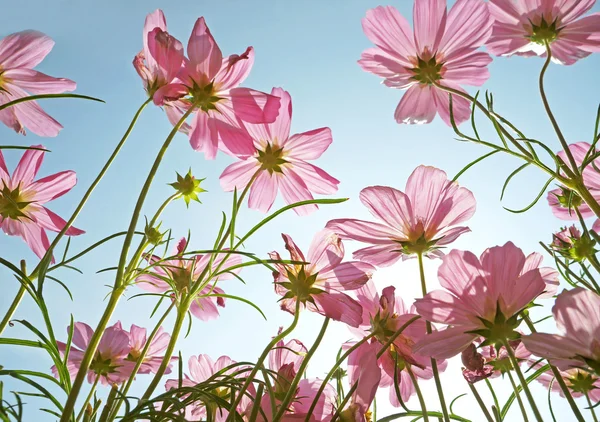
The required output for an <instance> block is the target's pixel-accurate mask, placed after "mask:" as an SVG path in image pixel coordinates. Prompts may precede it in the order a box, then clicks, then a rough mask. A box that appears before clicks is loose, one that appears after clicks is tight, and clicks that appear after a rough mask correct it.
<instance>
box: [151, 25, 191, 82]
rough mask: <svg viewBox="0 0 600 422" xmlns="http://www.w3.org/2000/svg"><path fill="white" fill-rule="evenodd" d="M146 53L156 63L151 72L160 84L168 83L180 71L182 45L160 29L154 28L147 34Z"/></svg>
mask: <svg viewBox="0 0 600 422" xmlns="http://www.w3.org/2000/svg"><path fill="white" fill-rule="evenodd" d="M148 53H149V56H151V57H152V58H153V59H154V60H153V61H154V63H156V68H155V69H153V68H152V67H150V69H151V70H153V71H154V72H153V73H155V75H156V77H157V79H158V81H159V82H160V83H161V84H165V83H170V82H171V81H172V80H173V78H175V76H177V73H178V72H179V70H180V69H181V65H182V63H183V45H182V44H181V42H180V41H179V40H178V39H176V38H175V37H172V36H171V35H169V33H168V32H166V31H165V30H162V29H161V28H154V29H153V30H152V31H151V32H150V33H149V34H148Z"/></svg>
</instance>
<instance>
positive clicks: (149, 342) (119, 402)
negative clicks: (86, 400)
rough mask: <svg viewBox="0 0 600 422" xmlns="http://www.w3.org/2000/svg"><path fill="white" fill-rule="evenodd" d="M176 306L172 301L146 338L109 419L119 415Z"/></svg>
mask: <svg viewBox="0 0 600 422" xmlns="http://www.w3.org/2000/svg"><path fill="white" fill-rule="evenodd" d="M174 307H175V302H171V305H170V306H169V307H168V308H167V310H166V311H165V313H164V314H163V316H162V317H161V318H160V319H159V320H158V322H157V323H156V326H155V327H154V330H152V332H151V333H150V335H149V336H148V338H147V339H146V344H145V345H144V348H143V349H142V352H141V353H140V356H139V357H138V358H137V362H136V363H135V367H134V368H133V371H132V372H131V375H130V376H129V379H128V380H127V383H126V384H125V386H124V387H123V390H122V391H121V394H120V395H119V398H118V399H117V403H116V404H115V409H114V410H113V411H112V412H111V416H110V417H109V418H108V421H112V420H114V419H115V418H116V417H117V413H118V412H119V409H120V408H121V405H122V404H123V401H124V400H125V397H126V396H127V393H128V392H129V389H130V388H131V384H133V381H134V379H135V376H136V374H137V372H138V371H139V369H140V367H141V366H142V363H143V362H144V358H145V357H146V354H147V353H148V350H149V349H150V346H151V345H152V340H154V337H156V334H157V333H158V330H160V327H161V326H162V324H163V322H164V321H165V319H166V318H167V316H168V315H169V314H170V313H171V311H172V310H173V308H174Z"/></svg>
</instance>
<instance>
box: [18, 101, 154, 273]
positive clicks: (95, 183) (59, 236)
mask: <svg viewBox="0 0 600 422" xmlns="http://www.w3.org/2000/svg"><path fill="white" fill-rule="evenodd" d="M151 101H152V99H151V98H149V99H148V100H146V101H145V102H144V104H142V105H141V106H140V108H139V109H138V110H137V112H136V113H135V115H134V116H133V119H132V120H131V123H130V124H129V127H128V128H127V130H126V131H125V134H124V135H123V137H122V138H121V140H120V141H119V143H118V144H117V146H116V148H115V150H114V151H113V153H112V154H111V156H110V157H109V158H108V161H107V162H106V164H104V167H102V170H100V173H98V176H96V179H94V181H93V182H92V184H91V185H90V187H89V188H88V190H87V191H86V192H85V194H84V195H83V198H81V201H80V202H79V205H77V208H75V211H73V214H72V215H71V218H69V220H68V221H67V224H65V226H64V227H63V229H62V230H61V231H60V232H59V233H58V234H57V235H56V237H55V238H54V240H53V241H52V243H51V244H50V247H49V248H48V250H47V251H46V255H45V256H44V258H46V256H48V255H49V254H52V250H53V249H54V248H55V247H56V245H57V244H58V242H59V241H60V240H61V239H62V237H63V236H64V234H65V233H66V232H67V230H68V229H69V228H70V227H71V226H72V225H73V223H74V222H75V219H76V218H77V217H78V216H79V213H80V212H81V210H82V209H83V207H84V206H85V204H86V202H87V201H88V199H89V198H90V196H91V195H92V192H94V189H96V186H98V183H100V180H102V178H103V177H104V175H105V174H106V172H107V171H108V169H109V168H110V166H111V164H112V163H113V161H114V160H115V158H117V155H119V152H120V151H121V149H122V148H123V145H125V141H127V138H129V135H130V134H131V131H132V130H133V128H134V126H135V124H136V122H137V120H138V118H139V117H140V115H141V114H142V111H143V110H144V108H146V106H147V105H148V104H149V103H150V102H151ZM44 258H42V260H41V261H40V263H39V264H38V265H37V267H35V268H34V269H33V272H32V273H31V276H30V277H29V278H30V279H31V280H34V279H35V278H36V277H37V275H38V273H39V271H40V269H41V267H40V265H41V263H42V262H44ZM48 262H49V261H48Z"/></svg>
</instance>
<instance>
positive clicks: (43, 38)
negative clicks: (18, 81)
mask: <svg viewBox="0 0 600 422" xmlns="http://www.w3.org/2000/svg"><path fill="white" fill-rule="evenodd" d="M52 47H54V41H52V39H51V38H50V37H48V36H47V35H45V34H42V33H41V32H37V31H22V32H17V33H15V34H10V35H8V36H6V37H4V38H3V39H2V40H0V63H1V64H2V67H3V68H4V69H11V68H27V69H32V68H34V67H35V66H37V65H38V64H40V62H41V61H42V60H44V57H46V55H47V54H48V53H49V52H50V50H52Z"/></svg>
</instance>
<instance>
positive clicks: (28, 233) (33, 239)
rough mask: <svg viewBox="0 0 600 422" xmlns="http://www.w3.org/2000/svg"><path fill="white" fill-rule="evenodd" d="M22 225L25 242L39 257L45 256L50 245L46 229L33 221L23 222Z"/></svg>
mask: <svg viewBox="0 0 600 422" xmlns="http://www.w3.org/2000/svg"><path fill="white" fill-rule="evenodd" d="M20 226H21V230H22V233H23V234H22V236H23V239H24V240H25V243H27V245H29V247H30V248H31V250H32V251H33V253H35V254H36V255H37V256H38V258H40V259H41V258H43V257H44V255H45V254H46V251H47V250H48V248H49V247H50V242H49V241H48V235H46V232H45V231H44V229H43V228H42V227H40V226H39V225H37V224H36V223H32V222H27V223H21V224H20ZM52 263H54V259H53V260H52Z"/></svg>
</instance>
